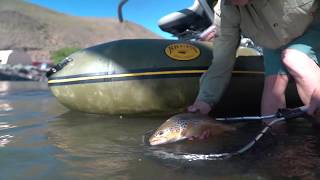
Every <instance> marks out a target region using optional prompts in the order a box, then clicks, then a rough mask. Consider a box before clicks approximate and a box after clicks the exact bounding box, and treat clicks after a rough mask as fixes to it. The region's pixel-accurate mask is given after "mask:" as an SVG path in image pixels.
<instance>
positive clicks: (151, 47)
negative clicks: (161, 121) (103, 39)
mask: <svg viewBox="0 0 320 180" xmlns="http://www.w3.org/2000/svg"><path fill="white" fill-rule="evenodd" d="M238 55H239V57H238V59H237V61H236V65H235V68H234V71H233V76H232V79H231V83H230V87H229V89H228V90H227V92H226V93H225V96H224V97H223V98H222V100H221V102H223V103H220V104H219V106H218V107H220V109H225V108H229V109H230V108H231V111H233V110H234V109H237V107H243V106H244V103H246V104H248V106H247V107H248V108H250V107H251V108H252V107H253V108H254V109H255V110H258V109H259V106H260V105H259V103H260V98H261V91H262V87H263V76H264V74H263V62H262V58H261V56H257V55H256V54H255V51H254V50H252V49H250V48H241V49H239V50H238ZM211 60H212V45H211V44H209V43H203V42H192V41H179V40H160V39H159V40H155V39H133V40H119V41H113V42H109V43H105V44H101V45H97V46H94V47H90V48H87V49H83V50H80V51H78V52H76V53H73V54H72V55H70V56H69V57H67V58H66V59H64V60H63V61H62V62H61V63H60V64H58V65H57V66H56V67H55V68H53V69H51V71H50V72H49V75H48V85H49V87H50V89H51V91H52V93H53V94H54V96H55V97H56V98H57V99H58V100H59V101H60V102H61V103H62V104H63V105H65V106H66V107H68V108H69V109H72V110H77V111H82V112H87V113H100V114H122V115H126V114H145V115H150V114H173V113H177V112H180V111H183V110H184V109H185V108H186V107H187V106H188V105H190V104H191V103H192V102H193V101H194V99H195V98H196V95H197V92H198V88H199V78H200V76H201V74H202V73H204V72H206V70H207V68H208V66H209V65H210V63H211ZM232 108H233V110H232ZM218 110H219V108H218ZM224 111H225V110H224ZM228 111H229V110H228Z"/></svg>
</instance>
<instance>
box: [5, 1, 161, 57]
mask: <svg viewBox="0 0 320 180" xmlns="http://www.w3.org/2000/svg"><path fill="white" fill-rule="evenodd" d="M66 3H67V2H66ZM128 38H129V39H131V38H160V36H158V35H156V34H154V33H152V32H151V31H149V30H147V29H146V28H144V27H142V26H140V25H137V24H135V23H132V22H128V21H125V22H123V23H119V22H118V20H117V19H116V18H88V17H76V16H70V15H66V14H62V13H58V12H55V11H52V10H49V9H46V8H43V7H40V6H37V5H34V4H30V3H28V2H25V1H22V0H0V50H1V49H23V50H24V51H26V52H27V53H28V54H30V55H31V58H32V59H33V60H48V59H49V53H50V51H54V50H57V49H60V48H63V47H80V48H85V47H88V46H92V45H96V44H100V43H103V42H108V41H113V40H117V39H128Z"/></svg>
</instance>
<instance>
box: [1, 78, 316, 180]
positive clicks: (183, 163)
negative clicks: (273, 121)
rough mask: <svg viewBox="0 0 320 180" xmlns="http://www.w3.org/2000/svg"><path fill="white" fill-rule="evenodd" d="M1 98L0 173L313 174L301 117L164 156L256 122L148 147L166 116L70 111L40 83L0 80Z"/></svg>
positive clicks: (232, 179) (311, 135)
mask: <svg viewBox="0 0 320 180" xmlns="http://www.w3.org/2000/svg"><path fill="white" fill-rule="evenodd" d="M0 104H1V105H0V117H1V119H0V158H1V161H0V166H1V168H0V174H1V178H0V179H89V178H90V179H133V180H135V179H139V180H140V179H154V180H156V179H177V180H179V179H181V180H182V179H183V180H185V179H200V180H202V179H204V180H206V179H226V180H238V179H246V180H247V179H249V180H250V179H258V180H263V179H284V180H285V179H320V174H319V172H320V151H319V150H320V149H319V148H320V146H319V142H320V140H319V137H320V136H319V135H320V134H319V130H316V129H314V128H313V127H312V125H311V123H310V122H309V121H306V119H298V120H295V121H293V122H290V123H288V129H287V131H286V132H284V133H282V134H278V135H276V136H272V135H270V134H267V135H266V136H265V137H264V138H263V139H262V141H261V142H259V143H258V144H257V145H256V146H255V147H254V148H253V149H251V150H250V151H249V152H247V153H245V154H243V155H241V156H237V157H234V158H231V159H227V160H215V161H189V159H187V158H186V159H175V158H171V157H170V156H173V157H174V156H175V155H176V154H179V153H186V154H188V153H219V152H230V151H233V150H237V149H238V148H240V147H242V146H243V145H244V144H246V143H247V142H249V140H251V138H252V137H254V136H255V135H256V133H258V132H259V130H260V128H261V126H260V124H258V123H250V124H238V125H237V127H238V129H239V130H238V131H237V132H235V133H232V134H231V133H230V134H227V135H224V136H221V137H219V138H216V139H211V140H206V141H201V142H190V141H186V142H181V143H177V144H172V145H167V146H158V147H150V146H148V145H147V144H145V143H144V142H143V139H142V138H143V135H144V133H145V132H147V131H149V130H151V129H154V128H156V127H158V126H159V125H160V124H161V123H162V122H163V121H164V120H165V119H167V117H156V118H151V117H142V116H139V117H126V116H124V117H122V118H120V117H119V116H112V117H109V116H104V115H93V114H84V113H79V112H71V111H68V110H67V109H66V108H64V107H63V106H62V105H61V104H59V103H58V102H57V101H56V99H55V98H54V97H53V96H52V95H51V93H50V91H48V88H47V87H46V84H37V83H30V82H28V83H24V82H4V83H2V82H0ZM168 154H169V156H168Z"/></svg>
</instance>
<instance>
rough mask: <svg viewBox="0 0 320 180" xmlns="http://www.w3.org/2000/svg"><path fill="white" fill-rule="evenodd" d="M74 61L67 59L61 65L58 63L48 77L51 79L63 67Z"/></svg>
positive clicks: (47, 74) (48, 73)
mask: <svg viewBox="0 0 320 180" xmlns="http://www.w3.org/2000/svg"><path fill="white" fill-rule="evenodd" d="M71 61H73V59H72V58H70V57H66V58H65V59H63V60H62V61H61V62H60V63H58V64H57V65H55V66H54V67H52V68H51V69H50V70H49V71H48V72H47V73H46V76H47V78H49V77H50V76H51V75H52V74H54V73H56V72H58V71H60V70H61V69H62V68H63V67H65V66H66V65H67V64H69V62H71Z"/></svg>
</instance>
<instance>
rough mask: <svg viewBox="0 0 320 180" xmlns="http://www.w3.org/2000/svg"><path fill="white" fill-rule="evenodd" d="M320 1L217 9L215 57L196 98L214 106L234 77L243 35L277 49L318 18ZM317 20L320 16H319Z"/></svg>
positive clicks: (267, 1) (265, 0)
mask: <svg viewBox="0 0 320 180" xmlns="http://www.w3.org/2000/svg"><path fill="white" fill-rule="evenodd" d="M318 3H319V0H253V1H252V2H251V3H249V4H247V5H245V6H232V5H225V4H224V0H219V2H218V4H217V5H216V7H215V8H214V9H215V23H214V24H215V25H216V26H218V29H220V30H219V33H218V37H217V38H216V39H215V40H214V46H213V60H212V64H211V65H210V67H209V69H208V72H207V73H204V74H203V75H202V77H201V79H200V90H199V93H198V97H197V100H198V101H204V102H207V103H208V104H210V105H215V104H216V103H217V102H218V101H219V100H220V98H221V96H222V94H223V92H224V90H225V89H226V87H227V85H228V83H229V80H230V78H231V72H232V70H233V66H234V63H235V59H236V51H237V48H238V45H239V41H240V34H243V35H245V36H247V37H249V38H251V39H252V40H253V41H254V42H255V43H256V44H258V45H260V46H262V47H265V48H271V49H277V48H279V47H281V46H283V45H286V44H288V43H289V42H290V41H292V40H293V39H295V38H297V37H298V36H300V35H302V34H303V33H304V31H305V30H306V29H307V28H308V26H309V25H310V24H311V23H312V21H314V19H315V16H314V14H315V12H316V10H317V9H318ZM317 19H319V18H318V17H317Z"/></svg>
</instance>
